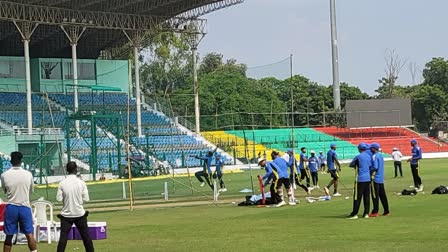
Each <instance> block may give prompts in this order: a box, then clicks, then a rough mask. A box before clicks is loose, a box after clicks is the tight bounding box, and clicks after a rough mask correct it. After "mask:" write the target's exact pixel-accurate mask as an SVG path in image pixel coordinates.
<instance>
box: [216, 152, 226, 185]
mask: <svg viewBox="0 0 448 252" xmlns="http://www.w3.org/2000/svg"><path fill="white" fill-rule="evenodd" d="M215 165H216V168H215V172H214V173H213V179H218V180H219V187H220V189H219V190H218V193H221V192H227V188H226V185H225V184H224V181H223V180H222V171H223V168H224V161H222V159H221V154H220V153H217V154H216V155H215Z"/></svg>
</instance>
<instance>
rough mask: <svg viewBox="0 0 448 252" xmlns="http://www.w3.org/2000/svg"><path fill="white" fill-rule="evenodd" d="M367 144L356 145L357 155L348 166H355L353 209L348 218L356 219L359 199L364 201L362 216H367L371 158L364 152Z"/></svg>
mask: <svg viewBox="0 0 448 252" xmlns="http://www.w3.org/2000/svg"><path fill="white" fill-rule="evenodd" d="M366 149H367V145H366V144H364V143H361V144H359V145H358V150H359V155H358V156H356V157H355V158H354V159H353V160H352V162H351V163H350V165H349V166H350V167H352V168H355V171H356V174H355V176H356V178H355V188H354V191H353V211H352V212H351V213H350V215H349V216H348V217H347V219H350V220H356V219H358V211H359V207H360V206H361V200H363V201H364V214H363V218H369V209H370V166H371V165H372V158H371V157H370V156H369V154H367V153H366Z"/></svg>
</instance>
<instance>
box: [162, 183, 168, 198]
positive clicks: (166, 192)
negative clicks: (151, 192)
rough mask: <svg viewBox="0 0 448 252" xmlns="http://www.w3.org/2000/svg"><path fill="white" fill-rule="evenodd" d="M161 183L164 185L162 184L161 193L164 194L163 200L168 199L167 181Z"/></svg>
mask: <svg viewBox="0 0 448 252" xmlns="http://www.w3.org/2000/svg"><path fill="white" fill-rule="evenodd" d="M163 185H164V186H163V187H164V190H163V191H164V193H163V194H164V196H165V201H168V182H166V181H165V182H164V183H163Z"/></svg>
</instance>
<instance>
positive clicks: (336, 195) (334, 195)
mask: <svg viewBox="0 0 448 252" xmlns="http://www.w3.org/2000/svg"><path fill="white" fill-rule="evenodd" d="M340 196H342V194H340V193H338V192H337V193H335V194H333V197H340Z"/></svg>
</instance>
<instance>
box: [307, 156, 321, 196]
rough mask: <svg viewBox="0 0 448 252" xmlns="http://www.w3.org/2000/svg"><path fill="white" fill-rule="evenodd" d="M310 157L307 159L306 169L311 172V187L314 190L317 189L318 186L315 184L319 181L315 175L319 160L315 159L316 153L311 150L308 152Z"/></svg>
mask: <svg viewBox="0 0 448 252" xmlns="http://www.w3.org/2000/svg"><path fill="white" fill-rule="evenodd" d="M310 155H311V157H310V158H308V168H309V169H310V172H311V179H312V180H313V186H314V187H315V188H319V185H318V184H317V182H318V181H319V176H318V174H317V170H318V166H319V160H318V158H317V157H316V152H314V151H313V150H312V151H311V152H310Z"/></svg>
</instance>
